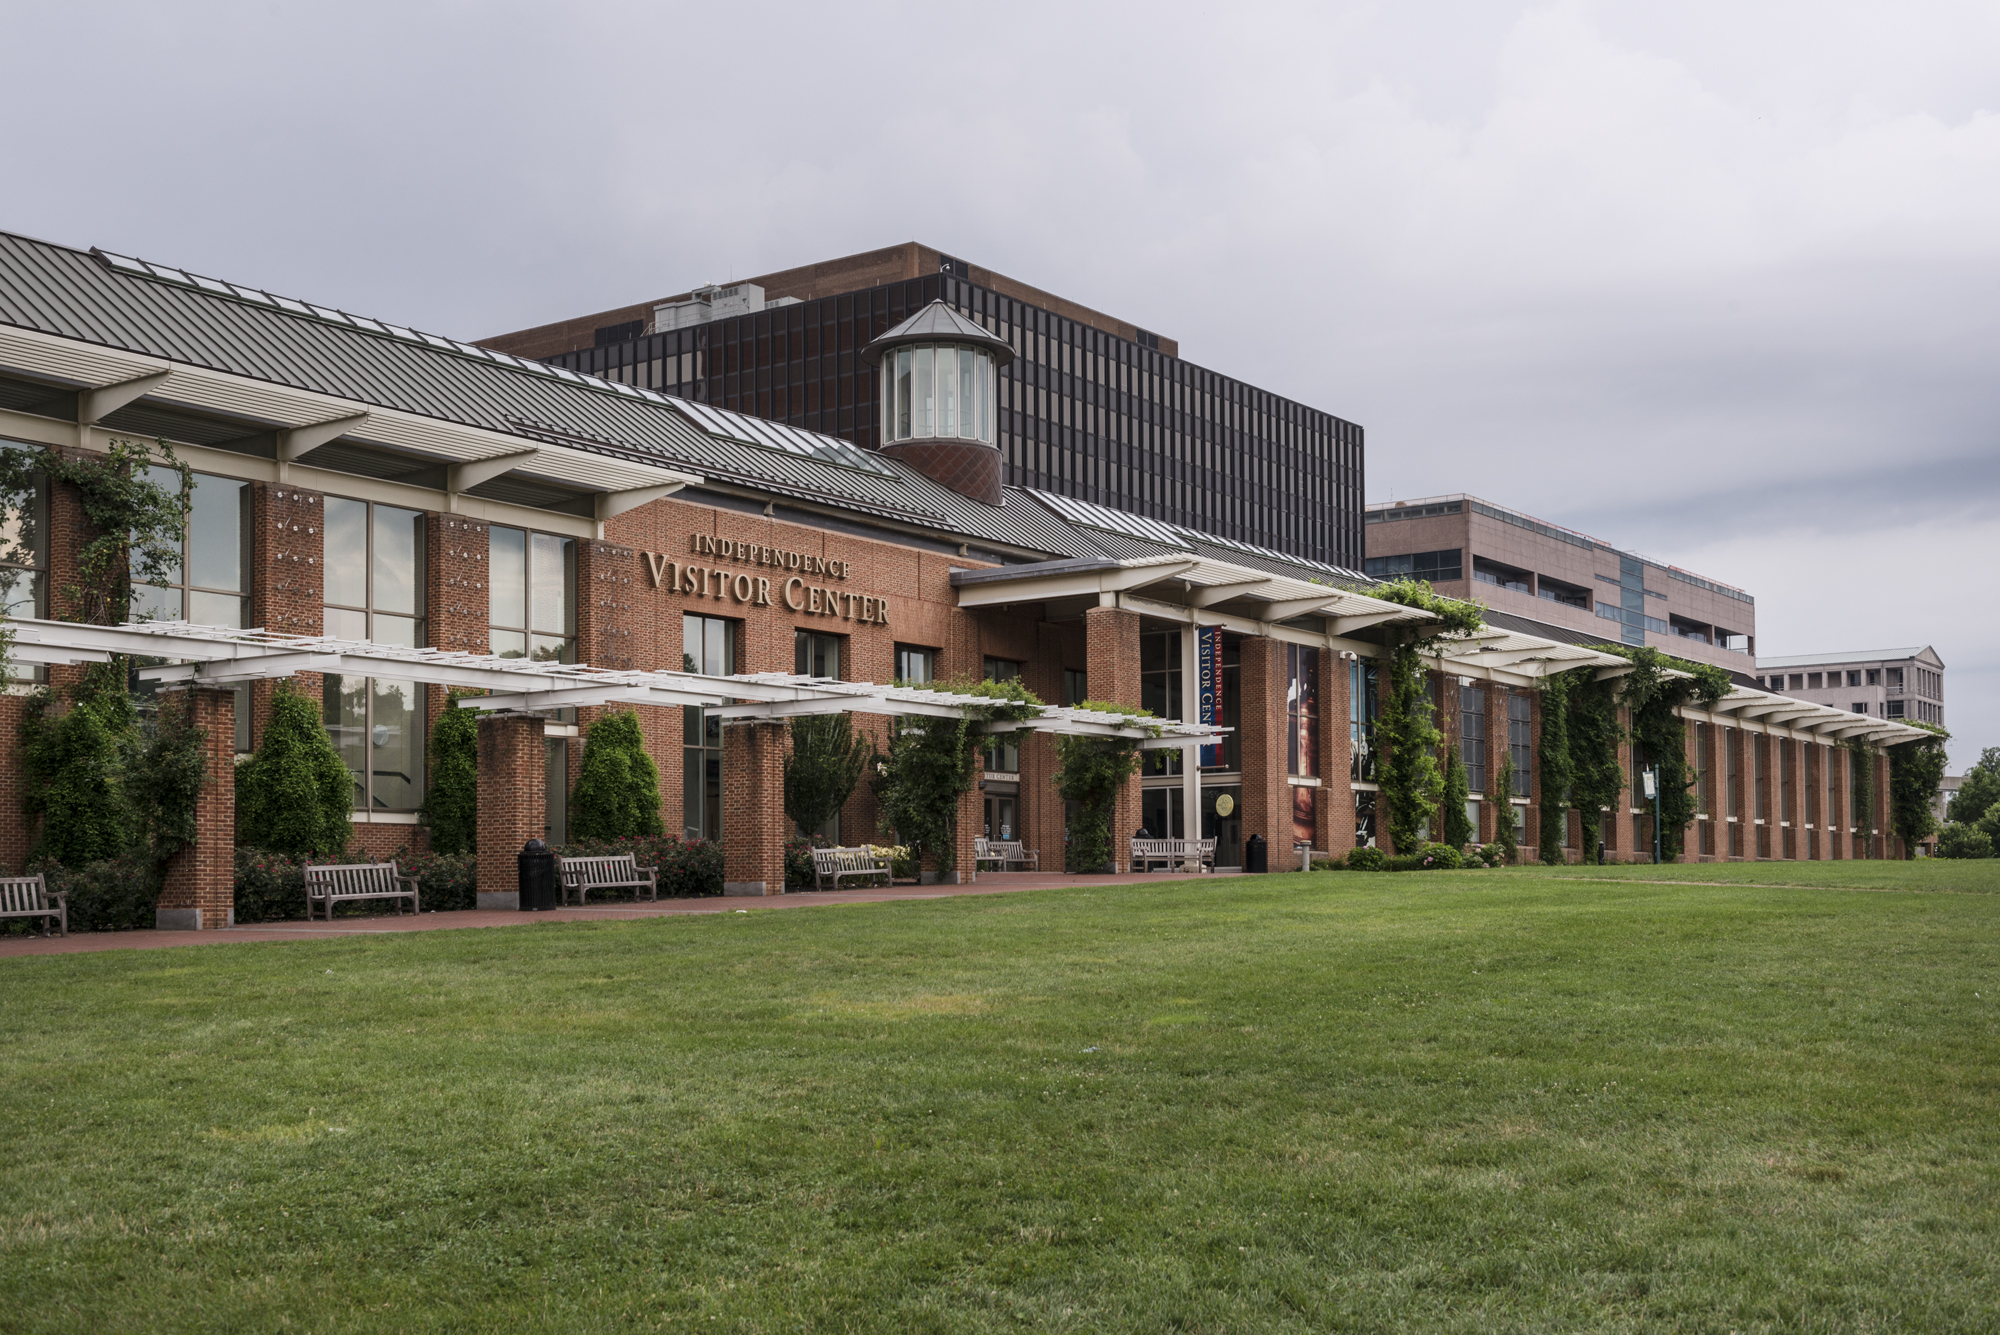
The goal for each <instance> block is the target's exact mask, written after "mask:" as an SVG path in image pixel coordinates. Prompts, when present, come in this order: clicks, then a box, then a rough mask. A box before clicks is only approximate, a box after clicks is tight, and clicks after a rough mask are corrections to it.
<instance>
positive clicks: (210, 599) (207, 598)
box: [188, 589, 250, 627]
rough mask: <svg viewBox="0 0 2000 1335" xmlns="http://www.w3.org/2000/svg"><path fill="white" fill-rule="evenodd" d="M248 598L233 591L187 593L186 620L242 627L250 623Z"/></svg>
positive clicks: (203, 623) (200, 623) (196, 591)
mask: <svg viewBox="0 0 2000 1335" xmlns="http://www.w3.org/2000/svg"><path fill="white" fill-rule="evenodd" d="M249 611H250V600H249V599H248V598H243V597H239V596H238V595H236V594H233V593H204V592H203V591H201V590H200V589H195V590H192V591H191V592H189V594H188V620H189V621H192V622H194V623H195V624H196V625H198V626H231V627H242V626H247V625H249V624H250V619H249V615H248V613H249Z"/></svg>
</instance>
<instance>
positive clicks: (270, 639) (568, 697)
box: [6, 618, 1227, 750]
mask: <svg viewBox="0 0 2000 1335" xmlns="http://www.w3.org/2000/svg"><path fill="white" fill-rule="evenodd" d="M6 625H7V626H8V627H10V628H11V629H12V630H13V632H14V643H13V646H12V648H11V649H10V650H9V653H10V654H11V656H12V657H13V658H14V660H15V661H17V662H24V663H93V662H95V663H102V662H108V661H109V660H110V659H111V658H112V657H113V656H114V655H129V656H132V657H138V658H165V659H178V660H181V661H179V662H170V663H168V664H166V665H163V666H159V667H148V668H141V669H140V671H139V676H140V679H141V680H144V681H154V682H160V683H163V684H170V683H179V684H185V685H194V686H233V685H235V684H236V683H238V682H244V681H255V680H259V679H265V678H274V677H289V676H291V675H292V674H293V673H295V672H332V673H339V674H341V675H343V676H355V677H389V678H396V679H399V680H403V681H416V682H423V683H425V684H427V685H432V686H444V687H448V688H457V689H460V690H474V691H485V692H487V694H484V695H475V696H466V697H463V698H461V699H460V700H459V701H458V704H459V706H460V707H461V708H466V709H479V710H487V711H492V710H513V711H526V712H533V711H543V710H556V709H565V708H571V707H575V706H579V705H618V704H625V705H672V706H682V705H693V706H696V707H699V708H701V709H705V710H709V711H711V712H713V713H715V714H717V715H720V716H721V717H722V719H723V720H724V721H725V722H726V721H730V720H772V719H786V718H794V717H797V716H799V715H802V714H839V713H847V712H850V711H851V712H854V713H859V714H884V715H888V716H890V717H892V718H966V717H974V718H979V717H981V713H982V711H983V710H984V709H990V708H992V707H993V706H994V705H996V704H1002V703H1005V702H1004V701H998V700H994V699H992V698H990V697H987V696H982V695H969V694H963V693H957V692H952V691H943V690H937V691H932V690H924V689H922V688H920V687H913V686H878V685H875V684H874V683H872V682H854V681H835V680H832V679H830V678H825V677H806V676H797V675H794V674H790V673H776V672H764V673H750V674H746V675H742V676H730V677H723V676H710V675H706V674H703V673H699V672H610V671H603V670H600V669H598V668H593V667H591V666H589V665H588V664H584V663H550V662H539V661H536V660H533V659H526V658H496V657H494V656H493V655H491V654H469V653H461V652H455V651H450V650H444V649H412V648H405V647H402V646H399V645H389V644H374V643H371V642H369V641H364V640H339V639H333V638H330V637H327V636H316V635H280V634H276V633H274V632H271V631H266V630H234V629H231V628H229V627H226V626H198V625H194V624H193V623H191V622H186V621H138V622H127V623H126V624H125V625H122V626H86V625H80V624H78V623H76V622H71V621H39V620H32V619H28V618H21V619H14V620H9V621H7V622H6ZM1036 708H1037V710H1038V712H1037V714H1036V715H1035V717H1033V718H1030V719H1027V720H1024V721H1022V722H1020V723H987V724H985V727H984V731H987V732H1010V731H1015V730H1021V731H1033V732H1055V733H1067V734H1070V735H1073V736H1085V737H1121V738H1126V739H1129V740H1134V741H1137V742H1138V743H1139V745H1140V747H1141V749H1145V750H1154V749H1180V748H1184V747H1189V746H1202V745H1207V744H1210V743H1214V742H1217V741H1220V740H1221V736H1220V734H1221V733H1222V732H1224V731H1227V730H1226V729H1218V728H1213V727H1210V726H1207V725H1205V724H1199V723H1181V722H1178V721H1175V720H1172V719H1147V720H1144V721H1143V722H1140V721H1135V720H1134V719H1133V718H1132V717H1131V716H1129V715H1125V714H1116V713H1108V712H1102V711H1098V710H1086V709H1067V708H1061V707H1058V706H1055V705H1042V706H1037V707H1036ZM1155 734H1158V735H1157V736H1156V735H1155Z"/></svg>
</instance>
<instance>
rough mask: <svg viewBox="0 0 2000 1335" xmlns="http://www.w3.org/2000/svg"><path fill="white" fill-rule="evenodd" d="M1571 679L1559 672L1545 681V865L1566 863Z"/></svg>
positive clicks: (1542, 837)
mask: <svg viewBox="0 0 2000 1335" xmlns="http://www.w3.org/2000/svg"><path fill="white" fill-rule="evenodd" d="M1570 682H1571V676H1570V674H1569V673H1567V672H1558V673H1555V674H1554V675H1552V676H1549V677H1545V678H1543V679H1542V827H1541V831H1540V834H1539V836H1538V837H1537V839H1536V846H1537V847H1538V848H1539V849H1540V850H1541V857H1542V861H1543V862H1550V863H1559V862H1567V861H1568V860H1569V855H1568V853H1567V852H1565V849H1566V848H1567V847H1568V845H1569V804H1570V792H1571V788H1572V786H1573V782H1572V776H1573V773H1574V770H1575V761H1574V760H1573V759H1572V758H1571V756H1570V744H1569V692H1570Z"/></svg>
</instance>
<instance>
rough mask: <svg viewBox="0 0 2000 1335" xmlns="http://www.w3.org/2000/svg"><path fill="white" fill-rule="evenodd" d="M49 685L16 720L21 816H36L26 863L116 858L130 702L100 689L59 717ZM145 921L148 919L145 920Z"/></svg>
mask: <svg viewBox="0 0 2000 1335" xmlns="http://www.w3.org/2000/svg"><path fill="white" fill-rule="evenodd" d="M57 703H58V701H57V697H56V695H55V693H54V692H53V691H47V690H43V691H37V692H36V693H35V695H34V696H33V697H32V698H31V699H30V700H29V701H28V708H27V713H26V716H25V717H24V718H23V720H22V724H21V759H22V761H23V766H24V769H25V770H26V773H25V774H24V775H23V778H24V780H25V784H24V786H25V788H26V791H27V801H26V803H25V805H26V808H27V811H28V814H29V815H31V816H36V815H38V816H40V817H41V818H42V826H41V832H40V834H39V836H38V837H37V838H36V840H35V846H34V851H33V852H32V853H31V854H30V855H29V857H30V859H31V860H33V861H41V860H47V861H50V862H54V863H59V864H61V865H62V866H65V867H82V866H86V865H88V864H90V863H93V862H103V861H105V860H107V859H111V858H117V857H120V856H122V855H123V854H124V852H125V850H126V849H127V848H128V847H130V846H131V844H132V842H133V827H134V822H133V816H132V809H131V806H130V805H129V804H128V803H127V802H126V800H125V794H124V788H123V784H122V783H121V779H122V777H123V764H122V762H123V756H122V754H121V752H122V751H123V749H124V748H123V747H122V746H121V742H125V741H128V740H130V738H131V735H132V723H133V718H132V703H131V701H130V699H129V698H127V697H126V696H125V695H124V694H123V693H122V692H117V691H111V690H105V691H101V692H98V693H97V694H95V695H94V696H90V697H86V698H84V699H80V700H78V701H76V702H75V703H74V704H72V705H71V706H70V707H69V708H68V709H66V710H64V711H63V712H62V713H61V714H60V715H56V714H55V713H54V707H55V706H56V705H57ZM148 925H149V926H150V924H148Z"/></svg>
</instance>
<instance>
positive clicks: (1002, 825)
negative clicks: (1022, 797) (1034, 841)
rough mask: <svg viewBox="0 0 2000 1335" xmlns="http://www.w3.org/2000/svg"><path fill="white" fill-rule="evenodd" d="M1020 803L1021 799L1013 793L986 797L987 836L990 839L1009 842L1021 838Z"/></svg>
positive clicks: (991, 794) (992, 794)
mask: <svg viewBox="0 0 2000 1335" xmlns="http://www.w3.org/2000/svg"><path fill="white" fill-rule="evenodd" d="M1018 801H1019V799H1018V798H1016V797H1015V796H1014V795H1013V794H1011V793H1010V794H1006V795H999V794H994V793H988V794H987V795H986V829H985V835H986V837H987V838H988V839H999V840H1002V841H1009V840H1014V839H1019V838H1020V837H1021V822H1020V818H1019V815H1018V814H1017V813H1018V811H1019V807H1018V805H1017V803H1018Z"/></svg>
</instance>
